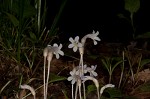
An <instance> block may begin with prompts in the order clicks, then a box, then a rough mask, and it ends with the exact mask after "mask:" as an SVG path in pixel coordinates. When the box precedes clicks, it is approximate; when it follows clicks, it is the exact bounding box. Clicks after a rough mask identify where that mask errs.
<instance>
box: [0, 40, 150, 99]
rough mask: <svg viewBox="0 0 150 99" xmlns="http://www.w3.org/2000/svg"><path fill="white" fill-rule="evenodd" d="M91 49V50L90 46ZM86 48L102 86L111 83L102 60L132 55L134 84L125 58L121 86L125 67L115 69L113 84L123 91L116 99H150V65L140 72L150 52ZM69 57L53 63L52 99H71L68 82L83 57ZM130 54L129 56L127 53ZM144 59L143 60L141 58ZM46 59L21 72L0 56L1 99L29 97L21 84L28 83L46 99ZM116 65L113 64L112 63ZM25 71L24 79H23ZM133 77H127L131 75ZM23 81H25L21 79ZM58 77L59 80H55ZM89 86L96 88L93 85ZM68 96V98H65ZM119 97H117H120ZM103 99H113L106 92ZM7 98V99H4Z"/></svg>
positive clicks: (111, 46)
mask: <svg viewBox="0 0 150 99" xmlns="http://www.w3.org/2000/svg"><path fill="white" fill-rule="evenodd" d="M89 45H91V46H89ZM89 45H88V47H87V46H86V50H85V55H84V63H86V64H90V65H97V69H96V72H97V74H98V76H97V77H96V78H97V79H98V81H99V83H100V85H105V84H107V83H109V81H108V80H109V73H108V71H107V70H106V69H105V68H104V66H103V64H102V62H101V59H103V58H104V57H110V58H113V57H120V58H122V57H123V54H122V52H123V50H124V51H125V49H127V50H126V51H128V52H130V55H129V56H128V57H130V58H129V59H130V62H131V63H132V64H133V66H132V69H133V73H134V77H135V79H134V81H133V80H132V78H131V73H130V72H129V71H130V65H129V63H128V62H127V61H129V60H128V57H126V55H125V60H126V61H125V64H124V72H123V79H122V82H121V86H120V87H118V85H119V80H120V77H121V76H120V75H121V66H118V67H116V68H115V69H114V71H113V73H112V80H111V83H112V84H114V85H115V87H116V88H117V89H118V90H119V91H120V94H119V95H121V96H118V98H117V97H116V98H114V99H150V70H149V67H150V64H149V63H147V64H145V65H144V66H143V67H141V69H140V70H139V71H138V72H137V69H138V64H141V63H139V61H141V60H144V59H149V58H150V51H149V50H148V49H146V48H143V46H140V47H139V46H136V45H133V43H131V44H128V45H123V44H122V43H106V42H102V43H100V44H98V45H97V46H93V45H92V44H89ZM65 52H66V53H67V54H65V56H61V58H60V59H59V60H57V59H55V58H53V60H52V62H51V69H50V72H51V76H50V83H49V86H48V97H49V99H65V98H66V97H68V98H69V99H71V82H69V81H67V77H69V76H70V74H69V72H70V71H71V70H72V69H73V67H75V66H77V65H78V63H79V58H80V56H79V53H78V52H76V53H73V52H72V50H71V49H69V50H68V49H67V48H66V49H64V53H65ZM125 53H126V52H125ZM139 57H141V60H140V58H139ZM43 60H44V59H43V56H42V53H40V54H39V56H38V58H36V59H35V63H36V64H34V66H33V67H32V68H30V67H29V66H28V63H24V62H22V61H21V63H22V66H21V68H19V66H18V64H17V62H16V61H15V60H14V59H13V58H12V57H10V55H7V56H6V55H5V53H3V52H1V53H0V75H1V76H0V88H1V89H0V92H1V93H0V96H1V99H17V97H22V96H25V95H27V94H28V93H29V91H27V90H21V89H19V84H20V83H26V84H29V85H30V86H32V87H33V88H34V89H36V96H37V98H36V99H43V86H42V85H43ZM112 64H113V63H112ZM19 71H21V73H22V76H20V74H19ZM128 73H129V75H128V76H127V74H128ZM20 77H22V79H21V78H20ZM55 77H56V78H55ZM88 84H93V83H92V82H89V83H88ZM65 95H66V96H65ZM116 95H117V94H116ZM103 96H104V97H105V98H104V97H103V99H112V98H110V96H111V95H110V94H108V93H106V92H105V91H104V94H103ZM2 97H3V98H2ZM27 99H33V97H32V95H29V96H28V97H27ZM87 99H97V94H96V90H95V91H91V92H90V93H89V94H88V95H87Z"/></svg>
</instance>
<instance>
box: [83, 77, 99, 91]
mask: <svg viewBox="0 0 150 99" xmlns="http://www.w3.org/2000/svg"><path fill="white" fill-rule="evenodd" d="M81 79H82V80H83V82H85V81H87V80H92V81H93V82H94V84H95V86H96V87H97V88H99V82H98V80H97V79H96V78H94V77H91V76H83V77H82V78H81Z"/></svg>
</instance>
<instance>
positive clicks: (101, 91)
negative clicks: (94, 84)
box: [100, 84, 115, 94]
mask: <svg viewBox="0 0 150 99" xmlns="http://www.w3.org/2000/svg"><path fill="white" fill-rule="evenodd" d="M109 87H110V88H113V87H115V85H113V84H106V85H105V86H103V87H102V88H101V90H100V94H102V93H103V91H104V90H105V89H106V88H109Z"/></svg>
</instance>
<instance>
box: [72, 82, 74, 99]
mask: <svg viewBox="0 0 150 99" xmlns="http://www.w3.org/2000/svg"><path fill="white" fill-rule="evenodd" d="M73 90H74V88H73V84H72V99H74V93H73Z"/></svg>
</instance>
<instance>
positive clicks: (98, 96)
mask: <svg viewBox="0 0 150 99" xmlns="http://www.w3.org/2000/svg"><path fill="white" fill-rule="evenodd" d="M99 94H100V93H99V87H97V95H98V98H97V99H100V95H99Z"/></svg>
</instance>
